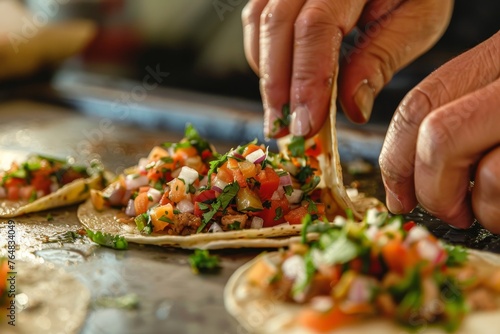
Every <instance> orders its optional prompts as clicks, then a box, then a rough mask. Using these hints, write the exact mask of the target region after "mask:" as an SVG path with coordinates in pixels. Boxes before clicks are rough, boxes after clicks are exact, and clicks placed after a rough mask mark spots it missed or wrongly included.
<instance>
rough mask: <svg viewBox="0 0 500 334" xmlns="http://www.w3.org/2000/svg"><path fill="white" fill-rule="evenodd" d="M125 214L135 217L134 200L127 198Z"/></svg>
mask: <svg viewBox="0 0 500 334" xmlns="http://www.w3.org/2000/svg"><path fill="white" fill-rule="evenodd" d="M125 214H126V215H127V216H131V217H135V216H136V214H135V205H134V200H133V199H129V200H128V203H127V208H126V209H125Z"/></svg>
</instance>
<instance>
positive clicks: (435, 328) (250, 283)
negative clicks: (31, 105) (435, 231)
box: [224, 209, 500, 334]
mask: <svg viewBox="0 0 500 334" xmlns="http://www.w3.org/2000/svg"><path fill="white" fill-rule="evenodd" d="M335 222H336V224H323V223H316V224H310V225H304V226H305V228H304V234H303V238H302V240H301V241H300V242H298V243H296V244H293V245H292V246H291V247H289V249H288V250H287V251H281V252H274V253H267V254H263V255H261V256H259V257H257V258H256V259H254V260H253V261H251V262H249V263H247V264H246V265H244V266H243V267H241V268H240V269H238V270H237V271H236V272H235V273H234V274H233V276H232V277H231V278H230V280H229V281H228V283H227V286H226V288H225V295H224V299H225V305H226V309H227V310H228V312H229V313H231V314H232V315H233V316H234V317H235V318H236V319H237V320H238V321H239V322H240V323H241V324H242V326H243V327H244V328H245V329H247V330H248V331H250V332H251V333H346V334H347V333H363V332H366V333H384V334H390V333H395V334H396V333H412V332H418V333H445V332H458V333H464V334H465V333H468V334H469V333H493V332H492V331H491V330H492V329H493V328H498V326H499V325H500V319H499V318H498V314H499V313H498V308H499V306H500V258H499V257H498V256H495V255H493V254H488V253H482V252H472V251H467V250H466V249H464V248H462V247H459V246H452V245H448V244H445V243H443V242H441V241H439V240H437V239H436V238H435V237H434V236H432V235H431V234H430V233H429V232H428V231H427V230H426V229H425V228H424V227H422V226H419V225H416V224H415V223H413V222H406V223H404V222H403V220H402V219H400V218H399V217H393V218H390V219H389V218H388V216H387V213H386V212H378V211H377V210H374V209H372V210H369V211H368V214H367V215H366V217H365V218H364V220H363V221H361V223H359V222H356V223H355V222H354V220H353V219H347V220H346V219H345V218H340V217H339V218H337V219H336V220H335ZM306 233H308V234H306Z"/></svg>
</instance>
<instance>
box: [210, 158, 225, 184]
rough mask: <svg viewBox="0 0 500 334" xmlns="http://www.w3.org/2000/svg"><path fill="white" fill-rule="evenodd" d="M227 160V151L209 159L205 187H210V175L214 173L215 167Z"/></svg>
mask: <svg viewBox="0 0 500 334" xmlns="http://www.w3.org/2000/svg"><path fill="white" fill-rule="evenodd" d="M226 161H227V153H226V154H224V155H222V156H220V157H219V158H217V159H215V160H212V161H210V169H209V170H208V173H207V175H208V180H207V187H208V188H210V187H211V183H212V178H211V175H212V174H213V173H215V172H216V171H217V168H219V167H220V166H222V165H223V164H224V162H226Z"/></svg>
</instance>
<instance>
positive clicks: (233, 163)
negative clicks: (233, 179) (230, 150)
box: [227, 157, 239, 169]
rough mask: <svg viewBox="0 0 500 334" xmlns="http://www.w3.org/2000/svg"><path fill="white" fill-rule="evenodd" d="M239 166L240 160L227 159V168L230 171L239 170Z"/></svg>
mask: <svg viewBox="0 0 500 334" xmlns="http://www.w3.org/2000/svg"><path fill="white" fill-rule="evenodd" d="M238 167H239V166H238V159H236V158H233V157H228V158H227V168H229V169H237V168H238Z"/></svg>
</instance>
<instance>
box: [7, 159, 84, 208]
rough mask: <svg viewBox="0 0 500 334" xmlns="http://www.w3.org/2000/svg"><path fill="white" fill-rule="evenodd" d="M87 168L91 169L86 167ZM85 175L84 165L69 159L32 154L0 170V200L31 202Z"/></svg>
mask: <svg viewBox="0 0 500 334" xmlns="http://www.w3.org/2000/svg"><path fill="white" fill-rule="evenodd" d="M89 171H90V172H93V171H94V170H93V169H92V168H89ZM86 177H89V172H88V171H87V168H86V167H82V166H77V165H74V164H73V163H72V161H71V160H69V159H68V160H67V161H66V160H60V159H55V158H51V157H47V156H42V155H34V156H31V157H29V158H28V159H27V160H26V161H25V162H23V163H21V164H18V163H16V162H14V163H12V165H11V167H10V169H9V170H7V171H0V199H8V200H11V201H18V200H25V201H28V202H33V201H35V200H36V199H38V198H40V197H43V196H46V195H49V194H51V193H53V192H55V191H57V190H58V189H59V188H61V187H63V186H64V185H66V184H68V183H70V182H72V181H74V180H76V179H80V178H86Z"/></svg>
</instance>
